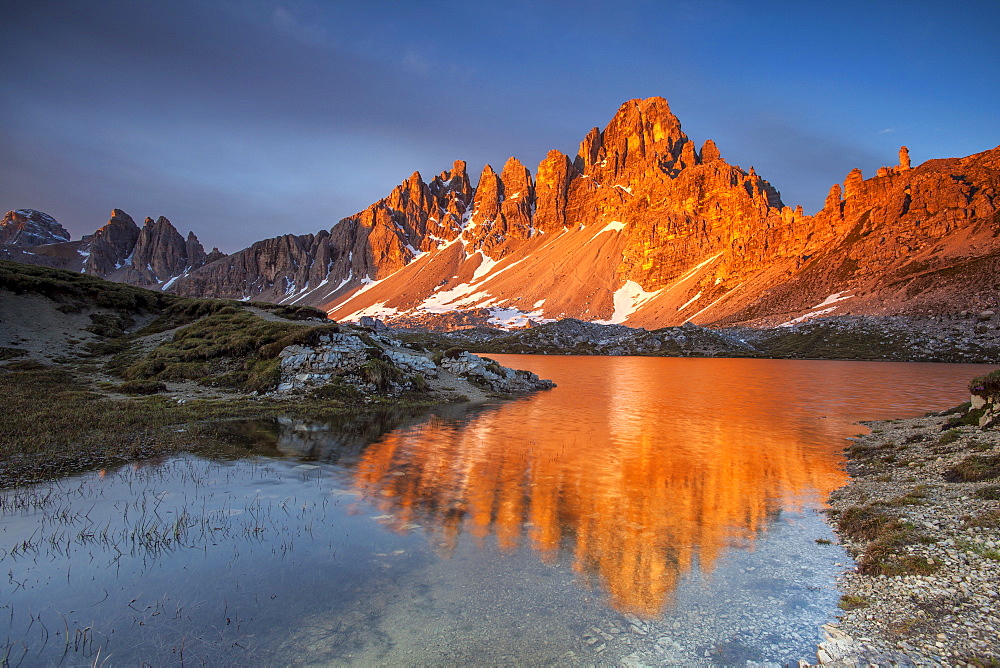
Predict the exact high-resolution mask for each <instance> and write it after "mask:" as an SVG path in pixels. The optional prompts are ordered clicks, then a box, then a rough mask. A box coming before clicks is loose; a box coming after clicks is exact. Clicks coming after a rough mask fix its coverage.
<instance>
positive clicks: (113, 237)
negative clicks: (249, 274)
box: [0, 209, 224, 290]
mask: <svg viewBox="0 0 1000 668" xmlns="http://www.w3.org/2000/svg"><path fill="white" fill-rule="evenodd" d="M221 257H224V255H223V254H222V253H221V252H220V251H219V250H218V249H217V248H216V249H213V250H212V252H211V253H206V252H205V249H204V247H203V246H202V245H201V242H199V241H198V237H196V236H195V234H194V232H189V233H188V236H187V238H185V237H183V236H181V234H180V233H179V232H178V231H177V229H176V228H175V227H174V226H173V225H172V224H171V223H170V221H169V220H167V219H166V218H164V217H163V216H160V217H159V218H157V219H156V220H153V219H152V218H146V220H145V222H144V224H143V226H142V227H141V228H140V227H139V226H138V225H136V223H135V221H134V220H132V217H131V216H129V215H128V214H127V213H125V212H124V211H122V210H120V209H114V210H113V211H112V212H111V218H110V219H109V220H108V222H107V224H105V225H104V226H103V227H101V228H99V229H98V230H97V231H96V232H94V233H93V234H91V235H88V236H85V237H84V238H83V239H81V240H79V241H71V240H70V234H69V232H67V231H66V230H65V229H64V228H63V227H62V225H60V224H59V223H58V222H57V221H56V220H55V219H54V218H52V217H51V216H49V215H47V214H44V213H42V212H40V211H34V210H31V209H19V210H17V211H10V212H8V213H7V215H6V216H5V217H4V219H3V221H0V259H6V260H14V261H16V262H21V263H24V264H35V265H41V266H45V267H52V268H55V269H68V270H70V271H75V272H79V273H84V274H90V275H93V276H100V277H101V278H107V279H109V280H112V281H116V282H119V283H127V284H129V285H136V286H139V287H150V288H156V289H161V290H162V289H167V288H169V287H170V286H171V285H172V284H173V282H174V281H176V280H177V279H178V278H180V277H181V276H184V275H185V274H188V273H190V272H191V271H194V270H195V269H198V268H199V267H202V266H204V265H205V264H207V263H210V262H214V261H215V260H218V259H220V258H221Z"/></svg>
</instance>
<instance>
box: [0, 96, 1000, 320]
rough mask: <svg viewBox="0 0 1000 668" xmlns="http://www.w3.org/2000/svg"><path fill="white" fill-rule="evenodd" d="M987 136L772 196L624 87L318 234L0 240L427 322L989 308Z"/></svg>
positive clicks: (192, 290) (146, 229) (994, 253)
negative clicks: (572, 129)
mask: <svg viewBox="0 0 1000 668" xmlns="http://www.w3.org/2000/svg"><path fill="white" fill-rule="evenodd" d="M998 208H1000V147H998V148H995V149H992V150H988V151H984V152H982V153H977V154H975V155H970V156H968V157H964V158H947V159H939V160H930V161H928V162H925V163H923V164H921V165H919V166H917V167H911V165H910V160H909V155H908V151H907V149H906V147H903V148H902V149H900V154H899V162H898V164H897V165H894V166H890V167H883V168H881V169H879V170H878V172H877V173H876V174H875V175H874V176H870V177H869V178H864V176H863V175H862V173H861V171H860V170H857V169H855V170H853V171H852V172H850V173H849V174H848V175H847V176H846V178H845V180H844V183H843V184H839V183H838V184H834V185H833V186H832V187H831V189H830V191H829V194H828V195H827V198H826V203H825V205H824V207H823V208H822V209H821V210H820V211H819V212H818V213H816V214H815V215H812V216H808V215H805V214H804V212H803V211H802V209H801V207H795V208H791V207H788V206H785V205H784V203H783V202H782V200H781V196H780V194H779V192H778V191H777V190H776V189H775V188H774V187H773V186H772V185H771V184H770V183H768V181H766V180H765V179H764V178H762V177H761V176H760V175H758V174H756V173H755V171H754V169H753V168H752V167H751V168H750V169H749V171H747V170H744V169H742V168H741V167H739V166H735V165H731V164H729V163H728V162H726V160H725V159H724V158H723V156H722V154H721V152H720V150H719V148H718V147H717V146H716V145H715V143H714V142H713V141H712V140H708V141H706V142H704V143H703V144H702V145H701V146H700V147H696V146H695V144H694V142H692V141H691V139H689V138H688V137H687V135H685V134H684V132H683V131H682V129H681V124H680V122H679V121H678V119H677V117H676V116H675V115H674V114H673V113H672V112H671V111H670V108H669V105H668V104H667V102H666V100H664V99H663V98H659V97H654V98H648V99H644V100H630V101H628V102H626V103H624V104H623V105H622V106H621V107H620V108H619V110H618V112H617V113H616V114H615V116H614V117H613V118H612V119H611V121H610V122H609V123H608V124H607V126H606V127H605V128H604V129H603V130H602V129H599V128H593V129H592V130H590V132H589V133H587V134H586V136H585V137H584V138H583V140H582V141H581V143H580V147H579V151H578V152H577V154H576V155H575V156H572V157H571V156H567V155H565V154H563V153H560V152H559V151H550V152H549V153H548V155H547V156H546V158H545V159H544V160H542V162H541V163H540V164H539V165H538V167H537V168H536V169H535V171H534V174H532V172H531V171H529V169H528V168H527V167H525V166H524V165H523V164H521V162H520V161H518V160H517V159H516V158H510V159H509V160H508V161H507V162H506V163H505V164H504V166H503V168H502V169H501V170H500V171H499V173H498V172H497V171H496V170H494V169H493V168H492V167H491V166H489V165H487V166H486V167H485V168H484V169H483V171H482V173H481V174H480V175H479V177H478V180H477V182H476V185H475V186H473V185H472V181H471V179H470V177H469V174H468V173H467V171H466V165H465V163H464V162H462V161H456V162H455V163H454V164H453V165H452V167H451V169H449V170H446V171H444V172H442V173H441V174H439V175H437V176H435V177H433V178H432V179H430V180H429V181H425V180H424V178H423V177H422V176H421V175H420V174H419V173H414V174H413V175H411V176H410V177H409V178H408V179H406V180H405V181H404V182H403V183H402V184H400V185H399V186H398V187H397V188H395V189H394V190H393V191H392V192H391V193H390V194H389V195H388V196H386V197H385V198H383V199H381V200H379V201H378V202H375V203H374V204H372V205H371V206H369V207H368V208H367V209H365V210H364V211H361V212H359V213H356V214H354V215H352V216H348V217H346V218H343V219H341V220H340V221H339V222H337V223H336V224H334V225H333V226H332V227H331V228H330V229H328V230H321V231H319V232H318V233H316V234H307V235H301V236H297V235H284V236H280V237H275V238H272V239H267V240H264V241H259V242H257V243H255V244H253V245H251V246H250V247H249V248H246V249H243V250H240V251H238V252H236V253H233V254H231V255H223V254H222V253H220V252H218V250H213V251H212V252H211V253H208V254H206V253H205V251H204V249H203V248H202V246H201V244H200V243H199V242H198V240H197V237H195V236H194V234H193V233H192V234H189V235H188V237H187V239H185V238H184V237H182V236H181V235H180V234H179V233H178V232H177V230H176V229H175V228H174V227H173V225H171V224H170V222H169V221H168V220H167V219H166V218H162V217H161V218H159V219H157V220H156V221H153V220H152V219H146V222H145V225H144V226H143V227H142V228H141V229H140V228H139V227H138V226H137V225H136V224H135V223H134V222H133V221H132V219H131V218H130V217H129V216H128V215H127V214H125V213H124V212H122V211H119V210H115V211H113V212H112V217H111V220H110V221H109V222H108V224H107V225H105V226H104V227H102V228H100V229H99V230H97V232H95V233H94V234H93V235H90V236H88V237H85V238H84V239H83V240H81V241H76V242H73V241H70V240H69V234H68V233H67V232H66V230H65V229H63V228H62V227H61V226H60V225H59V224H58V223H57V222H56V221H55V220H53V219H52V218H51V217H49V216H47V215H45V214H43V213H41V212H37V211H33V210H30V209H22V210H18V211H12V212H10V213H8V214H7V216H6V217H5V218H4V220H3V222H2V223H0V257H3V258H5V259H13V260H17V261H20V262H29V263H33V264H46V265H47V266H60V267H64V268H72V269H76V270H79V271H83V272H86V273H92V274H96V275H100V276H104V277H106V278H109V279H111V280H118V281H124V282H127V283H132V284H135V285H143V286H150V287H156V288H159V289H164V290H168V291H170V292H175V293H178V294H181V295H185V296H196V297H219V298H230V299H243V300H247V299H251V300H263V301H270V302H278V303H286V304H293V303H294V304H303V305H311V306H317V307H320V308H323V309H325V310H327V311H328V312H329V313H330V317H332V318H334V319H337V320H357V319H359V318H360V317H362V316H366V315H367V316H375V317H378V318H381V319H382V320H384V321H386V322H389V323H390V324H396V325H399V326H411V327H426V328H431V329H459V328H466V327H472V326H477V325H493V326H500V327H520V326H526V325H533V324H538V323H543V322H549V321H553V320H559V319H563V318H577V319H580V320H586V321H591V322H596V323H604V324H626V325H630V326H633V327H646V328H658V327H665V326H671V325H679V324H682V323H684V322H688V321H690V322H694V323H697V324H700V325H734V324H744V325H754V326H774V325H779V324H787V323H796V322H802V321H805V320H809V319H812V318H818V317H824V316H829V315H927V314H931V315H933V314H945V313H957V312H959V311H963V310H969V311H974V310H983V309H988V308H995V307H996V306H997V302H996V299H997V294H998V287H1000V240H998V235H1000V213H998Z"/></svg>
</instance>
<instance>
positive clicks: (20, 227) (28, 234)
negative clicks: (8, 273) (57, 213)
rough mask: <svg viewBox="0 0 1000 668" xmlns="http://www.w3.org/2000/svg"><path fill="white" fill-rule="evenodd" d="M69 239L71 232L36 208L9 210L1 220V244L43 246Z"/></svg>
mask: <svg viewBox="0 0 1000 668" xmlns="http://www.w3.org/2000/svg"><path fill="white" fill-rule="evenodd" d="M69 239H70V235H69V232H67V231H66V228H64V227H63V226H62V225H60V224H59V223H58V221H56V219H55V218H53V217H52V216H50V215H49V214H47V213H43V212H41V211H36V210H35V209H15V210H13V211H8V212H7V213H6V215H4V217H3V220H0V244H8V245H12V246H42V245H44V244H54V243H60V242H64V241H69Z"/></svg>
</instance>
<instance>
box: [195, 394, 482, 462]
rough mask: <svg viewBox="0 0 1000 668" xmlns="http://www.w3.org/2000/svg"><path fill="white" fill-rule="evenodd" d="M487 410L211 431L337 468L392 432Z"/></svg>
mask: <svg viewBox="0 0 1000 668" xmlns="http://www.w3.org/2000/svg"><path fill="white" fill-rule="evenodd" d="M490 408H491V405H481V404H480V405H475V404H468V403H466V404H446V405H441V406H435V407H433V408H426V407H425V408H402V407H389V408H385V409H382V410H369V411H365V412H360V413H355V414H351V415H340V416H331V417H326V418H324V419H323V420H322V421H320V420H306V419H300V418H289V417H282V418H278V419H277V420H229V421H223V422H218V423H216V424H215V425H213V426H212V428H211V429H212V432H213V436H215V437H216V438H218V439H219V440H222V441H226V442H228V443H230V444H237V445H241V446H242V447H244V448H246V449H247V450H248V451H249V452H252V453H253V454H257V455H264V456H271V457H274V456H278V457H280V456H292V457H296V458H298V459H301V460H303V461H318V462H323V463H327V464H337V463H345V462H352V461H356V460H357V459H358V458H359V457H360V455H361V453H362V452H363V451H364V449H365V448H366V447H367V446H368V445H369V444H370V443H372V442H374V441H377V440H379V439H380V438H382V437H383V436H384V435H385V434H387V433H389V432H390V431H392V430H394V429H401V428H405V427H407V426H410V425H414V424H419V423H421V422H425V421H427V420H430V419H438V420H448V421H455V422H461V421H462V420H464V419H466V418H467V417H468V416H469V415H472V414H476V413H479V412H482V411H484V410H488V409H490Z"/></svg>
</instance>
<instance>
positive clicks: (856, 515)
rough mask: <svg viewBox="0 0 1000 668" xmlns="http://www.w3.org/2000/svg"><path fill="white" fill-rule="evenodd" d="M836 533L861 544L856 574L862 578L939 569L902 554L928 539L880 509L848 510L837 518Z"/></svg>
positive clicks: (921, 560)
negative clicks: (861, 575) (862, 544)
mask: <svg viewBox="0 0 1000 668" xmlns="http://www.w3.org/2000/svg"><path fill="white" fill-rule="evenodd" d="M837 530H838V531H839V532H840V534H841V535H842V536H844V537H846V538H848V539H850V540H852V541H855V542H859V543H865V545H864V548H863V550H862V553H861V556H860V557H859V558H858V559H857V561H858V572H859V573H862V574H864V575H889V576H898V575H929V574H931V573H934V572H936V571H937V570H938V569H939V568H940V567H941V565H940V564H938V563H931V562H928V560H927V559H925V558H924V557H920V556H917V555H912V554H905V553H904V550H905V548H906V546H908V545H914V544H917V543H927V542H928V541H929V539H928V538H927V537H926V536H924V535H923V534H921V533H920V532H918V531H917V530H916V528H915V527H913V525H911V524H909V523H907V522H904V521H903V520H901V519H900V518H899V517H897V516H895V515H893V514H890V513H888V512H887V511H886V510H885V509H883V508H880V507H877V506H873V505H867V506H851V507H850V508H847V509H845V510H844V511H843V512H842V513H840V515H839V517H838V518H837Z"/></svg>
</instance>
